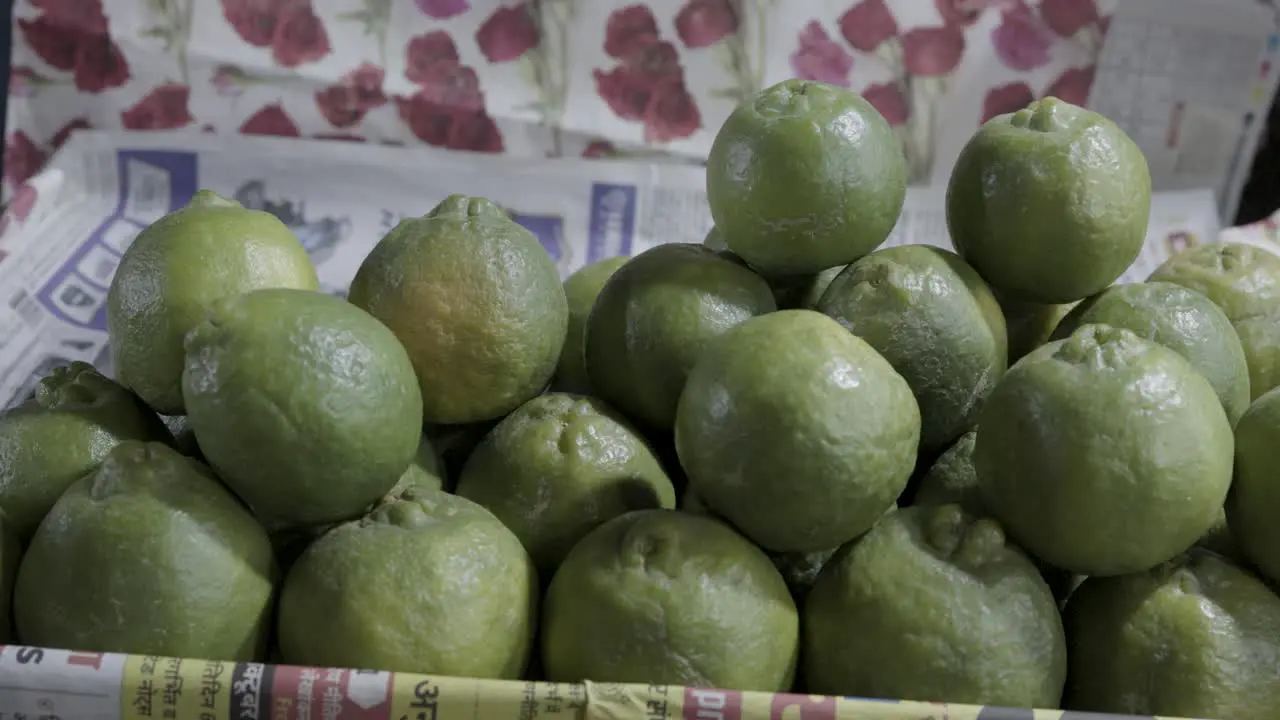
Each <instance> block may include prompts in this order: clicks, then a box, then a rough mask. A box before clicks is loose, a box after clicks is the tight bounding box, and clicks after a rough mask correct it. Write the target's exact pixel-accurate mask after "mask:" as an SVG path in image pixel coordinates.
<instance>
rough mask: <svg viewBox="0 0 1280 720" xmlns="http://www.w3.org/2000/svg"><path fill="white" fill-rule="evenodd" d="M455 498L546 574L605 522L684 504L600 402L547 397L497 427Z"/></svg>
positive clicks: (634, 436)
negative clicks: (494, 521) (474, 506)
mask: <svg viewBox="0 0 1280 720" xmlns="http://www.w3.org/2000/svg"><path fill="white" fill-rule="evenodd" d="M457 493H458V495H460V496H462V497H465V498H467V499H468V500H473V501H475V502H476V503H479V504H480V505H481V506H483V507H484V508H486V509H488V510H489V511H490V512H492V513H493V514H494V515H495V516H497V518H498V519H499V520H501V521H502V523H503V524H504V525H506V526H507V527H508V528H510V529H511V531H512V532H514V533H515V535H516V537H518V538H520V542H521V543H523V544H524V546H525V549H527V550H528V551H529V554H530V555H531V556H533V560H534V563H535V564H536V565H537V566H538V569H539V571H541V572H544V573H548V574H549V573H551V572H553V571H554V570H555V569H556V566H558V565H559V564H560V562H561V561H562V560H563V559H564V556H565V555H567V554H569V551H570V550H571V549H572V548H573V546H574V545H575V544H577V542H578V541H579V540H581V539H582V537H583V536H584V535H586V534H587V533H588V532H590V531H591V530H592V529H593V528H595V527H596V526H598V525H600V524H601V523H603V522H605V521H606V520H609V519H610V518H613V517H616V516H618V515H623V514H625V513H627V512H630V511H632V510H645V509H651V508H674V507H675V505H676V491H675V488H674V487H672V485H671V480H670V479H669V478H668V477H667V474H666V473H665V472H663V470H662V466H661V465H660V464H659V462H658V458H657V457H656V456H654V454H653V451H652V450H650V449H649V446H648V444H647V443H646V442H645V441H644V439H643V438H642V437H641V436H640V434H639V433H637V432H636V430H635V429H634V428H632V427H631V426H630V425H629V424H628V423H627V422H626V421H625V420H624V419H623V418H622V417H621V416H619V415H618V414H617V413H616V412H614V411H613V410H612V409H610V408H608V407H607V406H605V404H604V403H602V402H600V401H599V400H596V399H594V398H589V397H583V396H580V395H568V394H563V393H548V394H546V395H540V396H538V397H536V398H534V399H532V400H530V401H529V402H527V403H525V404H524V405H521V406H520V407H518V408H516V410H515V411H514V412H512V413H511V414H510V415H508V416H507V417H506V418H504V419H503V420H502V422H500V423H498V426H497V427H495V428H494V429H493V430H492V431H491V432H490V433H489V434H488V436H486V437H485V439H484V440H482V441H481V442H480V444H479V445H478V446H476V449H475V450H474V451H473V452H472V453H471V457H470V458H468V459H467V464H466V465H465V466H464V467H463V468H462V475H461V477H459V478H458V490H457Z"/></svg>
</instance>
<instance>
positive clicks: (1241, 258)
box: [1148, 243, 1280, 322]
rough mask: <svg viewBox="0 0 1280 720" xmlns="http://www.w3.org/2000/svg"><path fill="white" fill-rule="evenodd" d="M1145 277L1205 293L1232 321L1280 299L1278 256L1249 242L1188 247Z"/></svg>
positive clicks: (1259, 311) (1263, 309) (1265, 311)
mask: <svg viewBox="0 0 1280 720" xmlns="http://www.w3.org/2000/svg"><path fill="white" fill-rule="evenodd" d="M1148 280H1149V281H1151V280H1158V281H1163V282H1171V283H1174V284H1175V285H1181V286H1183V287H1187V288H1191V289H1192V290H1195V291H1196V292H1199V293H1201V294H1203V295H1205V296H1206V297H1208V298H1209V299H1210V300H1212V301H1213V302H1215V303H1217V305H1218V307H1220V308H1222V311H1223V312H1224V313H1226V314H1227V317H1228V318H1230V319H1231V322H1238V321H1240V320H1243V319H1245V318H1249V317H1253V316H1255V315H1265V314H1268V313H1269V312H1270V311H1271V309H1272V308H1273V307H1275V306H1276V304H1277V303H1280V257H1277V256H1276V255H1275V254H1273V253H1269V252H1267V251H1266V250H1263V249H1261V248H1256V247H1254V246H1252V245H1242V244H1239V243H1212V244H1209V245H1197V246H1195V247H1190V248H1187V249H1186V250H1183V251H1182V252H1180V253H1178V254H1176V255H1174V256H1173V257H1171V258H1169V259H1168V260H1166V261H1165V262H1164V264H1163V265H1161V266H1160V267H1158V268H1156V270H1155V272H1153V273H1151V277H1150V278H1148Z"/></svg>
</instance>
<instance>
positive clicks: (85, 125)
mask: <svg viewBox="0 0 1280 720" xmlns="http://www.w3.org/2000/svg"><path fill="white" fill-rule="evenodd" d="M92 127H93V126H92V125H90V124H89V119H88V118H83V117H78V118H76V119H74V120H72V121H71V122H69V123H67V124H66V125H63V126H62V127H61V128H59V129H58V132H56V133H54V134H53V137H52V138H50V140H49V147H51V148H53V149H54V150H57V149H58V148H60V147H62V146H63V145H65V144H66V142H67V139H68V138H70V137H71V133H73V132H75V131H76V130H89V129H90V128H92Z"/></svg>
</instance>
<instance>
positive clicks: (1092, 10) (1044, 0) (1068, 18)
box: [1040, 0, 1098, 37]
mask: <svg viewBox="0 0 1280 720" xmlns="http://www.w3.org/2000/svg"><path fill="white" fill-rule="evenodd" d="M1040 17H1042V18H1044V24H1045V25H1048V26H1049V29H1050V30H1052V31H1054V32H1055V33H1057V34H1059V35H1061V36H1062V37H1071V36H1073V35H1075V34H1076V33H1078V32H1080V29H1081V28H1084V27H1087V26H1089V25H1093V24H1095V23H1097V22H1098V6H1097V5H1096V4H1095V3H1094V0H1041V1H1040Z"/></svg>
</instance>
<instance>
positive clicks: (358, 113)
mask: <svg viewBox="0 0 1280 720" xmlns="http://www.w3.org/2000/svg"><path fill="white" fill-rule="evenodd" d="M383 74H384V73H383V70H382V68H380V67H378V66H377V65H372V64H370V63H364V64H363V65H361V66H360V67H358V68H356V69H355V70H352V71H351V72H349V73H347V74H346V75H344V76H343V77H342V80H341V82H339V83H338V84H337V85H330V86H329V87H327V88H325V89H323V90H321V91H319V92H317V93H316V105H317V106H318V107H319V108H320V114H321V115H324V117H325V119H326V120H328V121H329V124H330V125H332V126H334V127H339V128H345V127H351V126H352V125H355V124H356V123H358V122H360V121H361V120H363V119H364V115H365V113H366V112H368V111H370V110H372V109H374V108H376V107H381V106H382V105H384V104H386V102H387V96H386V95H385V94H384V93H383V92H382V79H383Z"/></svg>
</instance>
